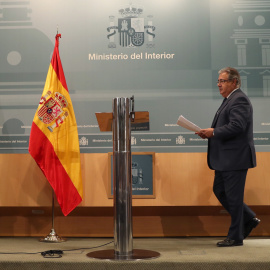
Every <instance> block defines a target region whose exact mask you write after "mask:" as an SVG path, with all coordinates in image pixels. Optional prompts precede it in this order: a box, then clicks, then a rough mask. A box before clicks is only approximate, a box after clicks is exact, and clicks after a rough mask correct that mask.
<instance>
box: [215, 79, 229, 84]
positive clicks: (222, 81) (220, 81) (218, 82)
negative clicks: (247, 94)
mask: <svg viewBox="0 0 270 270" xmlns="http://www.w3.org/2000/svg"><path fill="white" fill-rule="evenodd" d="M228 81H231V80H222V79H220V80H218V81H217V84H220V83H221V84H223V83H225V82H228Z"/></svg>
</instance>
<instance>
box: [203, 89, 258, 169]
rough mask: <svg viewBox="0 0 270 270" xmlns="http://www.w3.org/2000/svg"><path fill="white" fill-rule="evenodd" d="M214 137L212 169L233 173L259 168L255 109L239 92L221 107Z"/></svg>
mask: <svg viewBox="0 0 270 270" xmlns="http://www.w3.org/2000/svg"><path fill="white" fill-rule="evenodd" d="M211 127H213V128H214V137H212V138H210V139H208V155H207V161H208V166H209V168H210V169H213V170H217V171H234V170H243V169H248V168H253V167H255V166H256V154H255V147H254V141H253V108H252V105H251V103H250V100H249V98H248V97H247V96H246V95H245V94H244V93H243V92H242V91H241V90H240V89H237V90H236V91H235V92H233V93H232V94H231V96H230V97H229V98H228V99H227V100H226V101H225V102H224V103H223V104H222V106H221V107H220V109H219V110H218V112H217V114H216V115H215V118H214V120H213V123H212V126H211Z"/></svg>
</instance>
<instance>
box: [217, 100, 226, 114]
mask: <svg viewBox="0 0 270 270" xmlns="http://www.w3.org/2000/svg"><path fill="white" fill-rule="evenodd" d="M226 100H227V98H224V99H223V101H222V103H221V105H220V107H219V108H218V110H217V113H216V114H219V111H220V109H221V107H222V105H223V104H224V102H225V101H226Z"/></svg>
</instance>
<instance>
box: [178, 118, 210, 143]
mask: <svg viewBox="0 0 270 270" xmlns="http://www.w3.org/2000/svg"><path fill="white" fill-rule="evenodd" d="M177 125H179V126H181V127H183V128H186V129H188V130H191V131H194V132H195V134H197V135H198V136H200V137H201V138H202V139H208V138H211V137H213V136H214V129H213V128H207V129H201V128H200V127H198V126H197V125H195V124H194V123H192V122H190V121H189V120H187V119H186V118H185V117H184V116H183V115H180V116H179V118H178V120H177Z"/></svg>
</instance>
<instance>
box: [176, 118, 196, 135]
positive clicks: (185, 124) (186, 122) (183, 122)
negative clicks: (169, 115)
mask: <svg viewBox="0 0 270 270" xmlns="http://www.w3.org/2000/svg"><path fill="white" fill-rule="evenodd" d="M177 125H179V126H181V127H183V128H186V129H188V130H191V131H194V132H197V131H200V129H201V128H200V127H198V126H197V125H195V124H194V123H192V122H190V121H189V120H187V119H186V118H185V117H184V116H183V115H180V116H179V118H178V120H177Z"/></svg>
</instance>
